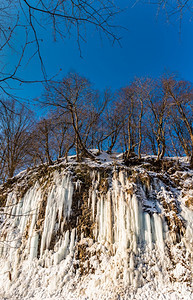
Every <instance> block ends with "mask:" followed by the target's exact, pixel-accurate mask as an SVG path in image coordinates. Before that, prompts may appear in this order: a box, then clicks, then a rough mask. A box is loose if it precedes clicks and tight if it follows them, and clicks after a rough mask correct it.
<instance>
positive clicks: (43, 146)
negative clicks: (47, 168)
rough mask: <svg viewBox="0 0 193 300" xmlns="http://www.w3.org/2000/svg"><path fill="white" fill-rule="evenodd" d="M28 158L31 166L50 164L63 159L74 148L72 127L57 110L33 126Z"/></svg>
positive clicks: (66, 118)
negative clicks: (31, 163)
mask: <svg viewBox="0 0 193 300" xmlns="http://www.w3.org/2000/svg"><path fill="white" fill-rule="evenodd" d="M31 144H32V146H31V148H30V153H29V156H30V157H31V160H32V162H33V164H35V165H37V164H39V163H45V162H47V163H48V164H50V165H51V164H52V163H53V161H54V160H56V159H60V158H62V157H65V158H66V160H67V155H68V152H69V150H70V149H71V148H72V147H73V146H74V134H73V131H72V126H71V124H70V122H69V119H68V117H67V116H66V115H64V114H63V113H61V112H60V111H59V110H57V111H56V112H54V113H49V115H48V116H47V117H46V118H42V119H41V120H40V121H39V122H37V123H36V124H35V125H34V128H33V131H32V133H31Z"/></svg>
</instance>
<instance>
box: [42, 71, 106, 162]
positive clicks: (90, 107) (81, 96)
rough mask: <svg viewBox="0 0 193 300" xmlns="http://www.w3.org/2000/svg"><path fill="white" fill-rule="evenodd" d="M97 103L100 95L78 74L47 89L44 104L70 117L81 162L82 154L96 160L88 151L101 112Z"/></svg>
mask: <svg viewBox="0 0 193 300" xmlns="http://www.w3.org/2000/svg"><path fill="white" fill-rule="evenodd" d="M97 102H98V93H97V92H96V91H95V90H94V89H93V88H92V85H91V83H90V82H89V81H88V80H87V79H86V78H84V77H81V76H80V75H78V74H76V73H69V74H68V75H67V76H66V77H65V78H64V79H63V80H62V81H61V82H52V84H50V85H47V87H46V93H45V96H44V101H43V103H44V104H45V105H48V106H52V107H55V108H57V109H58V108H59V109H60V110H61V111H63V113H64V114H67V115H69V117H70V122H71V125H72V127H73V130H74V135H75V145H76V155H77V160H80V154H81V155H85V156H87V157H90V158H92V159H94V156H93V154H92V153H91V152H90V151H89V150H88V149H87V141H88V138H89V135H90V132H91V129H92V127H93V125H94V124H95V123H96V121H97V119H98V118H99V116H100V111H96V106H95V105H96V103H97ZM102 107H103V105H102ZM101 112H102V110H101Z"/></svg>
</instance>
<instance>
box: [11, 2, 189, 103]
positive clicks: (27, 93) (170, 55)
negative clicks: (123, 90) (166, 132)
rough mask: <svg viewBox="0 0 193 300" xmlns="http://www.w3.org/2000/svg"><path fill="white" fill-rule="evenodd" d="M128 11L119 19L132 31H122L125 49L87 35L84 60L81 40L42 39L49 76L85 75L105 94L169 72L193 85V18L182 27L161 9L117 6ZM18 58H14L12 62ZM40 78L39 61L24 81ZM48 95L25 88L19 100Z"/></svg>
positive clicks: (35, 88) (37, 88)
mask: <svg viewBox="0 0 193 300" xmlns="http://www.w3.org/2000/svg"><path fill="white" fill-rule="evenodd" d="M116 3H117V5H119V4H120V7H126V6H127V9H126V10H125V11H124V12H123V13H121V14H120V15H119V16H117V17H116V19H115V24H117V25H121V26H124V27H126V28H127V30H120V32H119V33H120V35H121V36H122V39H121V47H120V46H119V45H117V44H115V45H114V46H112V45H111V43H110V42H109V41H108V40H107V39H105V38H103V39H102V40H101V39H100V38H99V35H98V34H97V33H96V32H94V30H92V29H91V28H89V29H88V31H87V36H86V39H87V43H86V44H84V43H83V44H82V46H81V48H82V55H83V58H81V57H80V53H79V50H78V46H77V43H76V39H75V38H73V37H72V38H71V39H66V40H65V41H63V42H61V41H57V42H53V40H52V38H50V37H49V34H48V33H47V34H45V32H44V33H42V38H43V42H42V43H41V45H42V53H43V57H44V62H45V66H46V69H47V73H48V74H49V75H50V76H51V75H54V74H56V73H57V72H58V71H59V69H60V68H61V69H62V71H61V72H60V75H59V77H60V78H62V77H63V76H65V75H66V74H67V73H68V72H69V71H76V72H79V73H80V74H82V75H84V76H85V77H87V78H88V79H90V81H92V82H93V83H94V84H95V87H96V88H97V89H99V90H103V89H104V88H106V87H111V88H112V89H118V88H120V87H122V86H125V85H126V84H128V83H129V81H131V80H132V79H133V78H134V77H135V76H152V77H158V76H160V75H161V74H162V73H163V72H164V71H170V72H178V74H179V76H180V77H182V78H183V79H187V80H190V81H193V24H192V21H191V18H190V16H188V15H185V16H184V18H183V20H182V28H181V34H179V29H180V26H179V25H180V24H179V21H177V20H175V19H174V18H173V20H170V21H171V22H170V23H167V22H166V21H167V20H166V18H165V17H164V16H163V14H162V13H160V14H159V15H158V16H157V6H156V5H155V6H154V5H149V4H142V3H136V5H135V6H133V7H132V3H131V2H130V4H129V5H128V0H127V1H126V0H119V1H116ZM11 59H12V58H11V57H10V60H11ZM24 76H25V77H26V78H28V79H35V78H40V71H39V67H38V62H37V61H36V60H33V61H32V62H31V63H30V64H29V65H28V66H27V67H26V68H25V69H24V71H23V77H24ZM41 93H42V86H41V85H33V86H30V85H27V86H20V88H19V90H18V91H17V94H18V95H21V96H24V97H27V98H29V99H32V98H34V97H37V96H39V95H40V94H41Z"/></svg>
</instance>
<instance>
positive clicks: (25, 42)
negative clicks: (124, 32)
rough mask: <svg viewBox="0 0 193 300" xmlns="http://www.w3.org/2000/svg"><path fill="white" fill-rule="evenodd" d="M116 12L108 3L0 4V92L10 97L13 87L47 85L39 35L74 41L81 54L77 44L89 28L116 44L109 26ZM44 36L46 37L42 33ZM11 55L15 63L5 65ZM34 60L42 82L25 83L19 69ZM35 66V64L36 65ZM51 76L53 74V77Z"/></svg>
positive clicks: (32, 0)
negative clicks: (24, 84) (40, 73)
mask: <svg viewBox="0 0 193 300" xmlns="http://www.w3.org/2000/svg"><path fill="white" fill-rule="evenodd" d="M118 12H119V10H118V9H117V8H116V6H115V5H114V4H113V2H111V1H110V0H105V1H100V0H96V1H84V0H75V1H74V0H73V1H72V0H62V1H61V0H41V1H39V0H2V1H1V3H0V14H1V20H0V57H1V58H2V60H3V61H2V64H1V65H2V68H1V69H0V90H1V92H2V93H6V94H7V95H9V96H13V83H14V85H15V84H16V83H18V84H19V85H20V84H23V83H35V82H42V81H47V80H48V77H47V74H46V68H45V64H44V60H45V57H44V56H43V54H42V44H44V41H43V40H42V32H43V31H44V32H46V31H47V32H48V35H50V34H53V39H54V40H56V39H60V40H63V39H66V38H69V37H70V36H71V35H73V36H75V35H76V37H77V43H78V47H79V49H80V54H81V42H84V41H85V40H86V28H88V27H90V26H92V27H94V28H95V29H96V30H97V31H99V33H100V34H104V35H105V36H107V37H108V38H110V39H111V40H112V42H114V41H119V38H118V37H117V35H116V33H115V26H114V24H113V23H112V19H113V17H114V16H115V15H116V14H117V13H118ZM46 34H47V33H46ZM11 51H12V52H14V56H15V62H14V63H13V64H11V65H10V63H9V64H6V60H5V57H6V55H10V53H12V52H11ZM35 58H37V59H38V60H39V63H40V67H41V71H42V74H43V77H42V78H39V79H37V78H31V79H26V78H24V77H23V75H22V67H23V65H24V63H25V65H26V64H27V63H28V62H29V61H31V60H32V59H35ZM36 62H37V61H36ZM53 75H55V74H53Z"/></svg>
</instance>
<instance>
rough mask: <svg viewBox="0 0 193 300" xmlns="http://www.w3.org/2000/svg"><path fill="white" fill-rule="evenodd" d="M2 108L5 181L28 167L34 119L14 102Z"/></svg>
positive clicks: (1, 151) (0, 153) (1, 155)
mask: <svg viewBox="0 0 193 300" xmlns="http://www.w3.org/2000/svg"><path fill="white" fill-rule="evenodd" d="M3 103H4V104H2V105H1V107H0V161H1V168H2V170H1V172H2V174H3V178H2V179H3V180H5V179H7V178H8V177H9V178H11V177H13V175H14V174H15V173H16V172H18V171H19V170H21V169H22V168H24V167H26V165H27V156H28V150H29V147H30V130H31V126H32V118H31V116H32V115H31V113H30V111H29V110H26V109H25V108H24V106H21V105H19V104H18V103H16V102H15V101H13V100H3Z"/></svg>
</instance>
